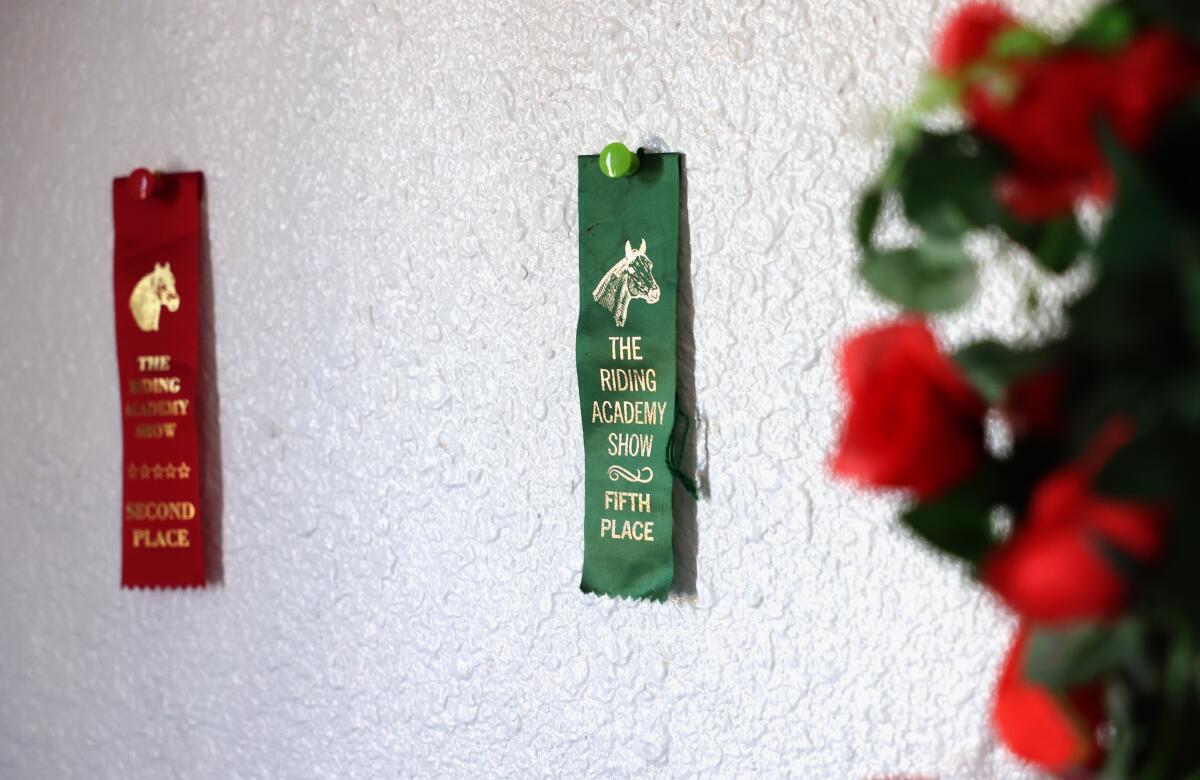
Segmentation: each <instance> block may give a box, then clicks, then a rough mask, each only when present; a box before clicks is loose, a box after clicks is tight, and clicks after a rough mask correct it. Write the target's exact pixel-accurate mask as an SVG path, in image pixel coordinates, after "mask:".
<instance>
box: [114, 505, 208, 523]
mask: <svg viewBox="0 0 1200 780" xmlns="http://www.w3.org/2000/svg"><path fill="white" fill-rule="evenodd" d="M195 517H196V505H195V504H193V503H192V502H191V501H130V502H128V503H127V504H125V519H126V520H130V521H146V520H194V519H195Z"/></svg>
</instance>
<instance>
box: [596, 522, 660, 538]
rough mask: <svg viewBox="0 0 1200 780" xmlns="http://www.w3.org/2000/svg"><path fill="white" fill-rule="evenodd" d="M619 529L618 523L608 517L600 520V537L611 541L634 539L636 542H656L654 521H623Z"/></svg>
mask: <svg viewBox="0 0 1200 780" xmlns="http://www.w3.org/2000/svg"><path fill="white" fill-rule="evenodd" d="M620 522H621V525H620V528H619V529H618V527H617V521H616V520H612V519H610V518H607V517H602V518H600V536H601V537H602V538H603V537H605V536H607V537H608V538H609V539H618V540H620V539H632V540H633V541H635V542H653V541H654V521H652V520H648V521H642V520H622V521H620Z"/></svg>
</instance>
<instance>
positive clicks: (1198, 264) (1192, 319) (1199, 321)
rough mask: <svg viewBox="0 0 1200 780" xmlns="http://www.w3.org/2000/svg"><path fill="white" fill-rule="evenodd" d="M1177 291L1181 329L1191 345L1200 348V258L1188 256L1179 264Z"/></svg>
mask: <svg viewBox="0 0 1200 780" xmlns="http://www.w3.org/2000/svg"><path fill="white" fill-rule="evenodd" d="M1179 291H1180V295H1181V297H1182V298H1183V307H1182V309H1183V310H1182V312H1181V315H1182V317H1183V327H1184V329H1185V330H1186V331H1187V334H1188V337H1189V338H1191V340H1192V344H1193V345H1196V346H1200V258H1196V257H1192V256H1189V257H1187V258H1185V259H1184V261H1183V262H1182V263H1181V264H1180V266H1179Z"/></svg>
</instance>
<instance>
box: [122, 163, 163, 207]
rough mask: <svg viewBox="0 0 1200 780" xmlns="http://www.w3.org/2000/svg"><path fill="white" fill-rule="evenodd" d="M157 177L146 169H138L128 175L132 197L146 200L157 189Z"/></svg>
mask: <svg viewBox="0 0 1200 780" xmlns="http://www.w3.org/2000/svg"><path fill="white" fill-rule="evenodd" d="M157 180H158V177H157V176H155V175H154V172H153V171H151V170H149V169H146V168H138V169H137V170H135V171H134V172H133V173H131V174H129V183H130V185H131V186H132V187H133V197H135V198H137V199H138V200H146V199H147V198H149V197H150V196H151V195H153V194H154V191H155V190H156V189H158V181H157Z"/></svg>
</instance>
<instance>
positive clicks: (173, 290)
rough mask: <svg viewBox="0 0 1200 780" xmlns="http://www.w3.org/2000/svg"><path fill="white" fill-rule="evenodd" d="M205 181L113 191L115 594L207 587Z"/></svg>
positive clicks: (120, 186) (118, 182) (125, 182)
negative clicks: (201, 401)
mask: <svg viewBox="0 0 1200 780" xmlns="http://www.w3.org/2000/svg"><path fill="white" fill-rule="evenodd" d="M203 189H204V176H203V174H201V173H198V172H196V173H171V174H158V175H152V174H149V173H148V172H146V171H136V172H135V173H134V174H133V175H131V176H128V177H125V178H120V179H114V180H113V222H114V226H115V229H116V230H115V232H116V240H115V245H114V251H113V290H114V298H115V300H114V303H115V305H116V323H117V367H118V372H119V374H120V378H121V421H122V426H121V428H122V432H123V436H124V453H125V456H124V461H123V468H122V478H123V480H124V491H123V492H124V495H123V500H122V502H121V538H122V557H121V585H122V587H131V588H139V587H163V588H173V587H188V586H203V585H204V583H205V576H204V533H203V527H204V526H203V515H202V513H201V509H200V493H201V490H200V485H201V482H200V446H199V439H198V434H197V431H198V429H199V426H198V425H197V422H196V413H197V411H198V410H197V408H196V395H197V392H196V390H197V387H198V383H199V370H200V360H199V358H200V304H201V301H200V198H201V197H202V195H203Z"/></svg>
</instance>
